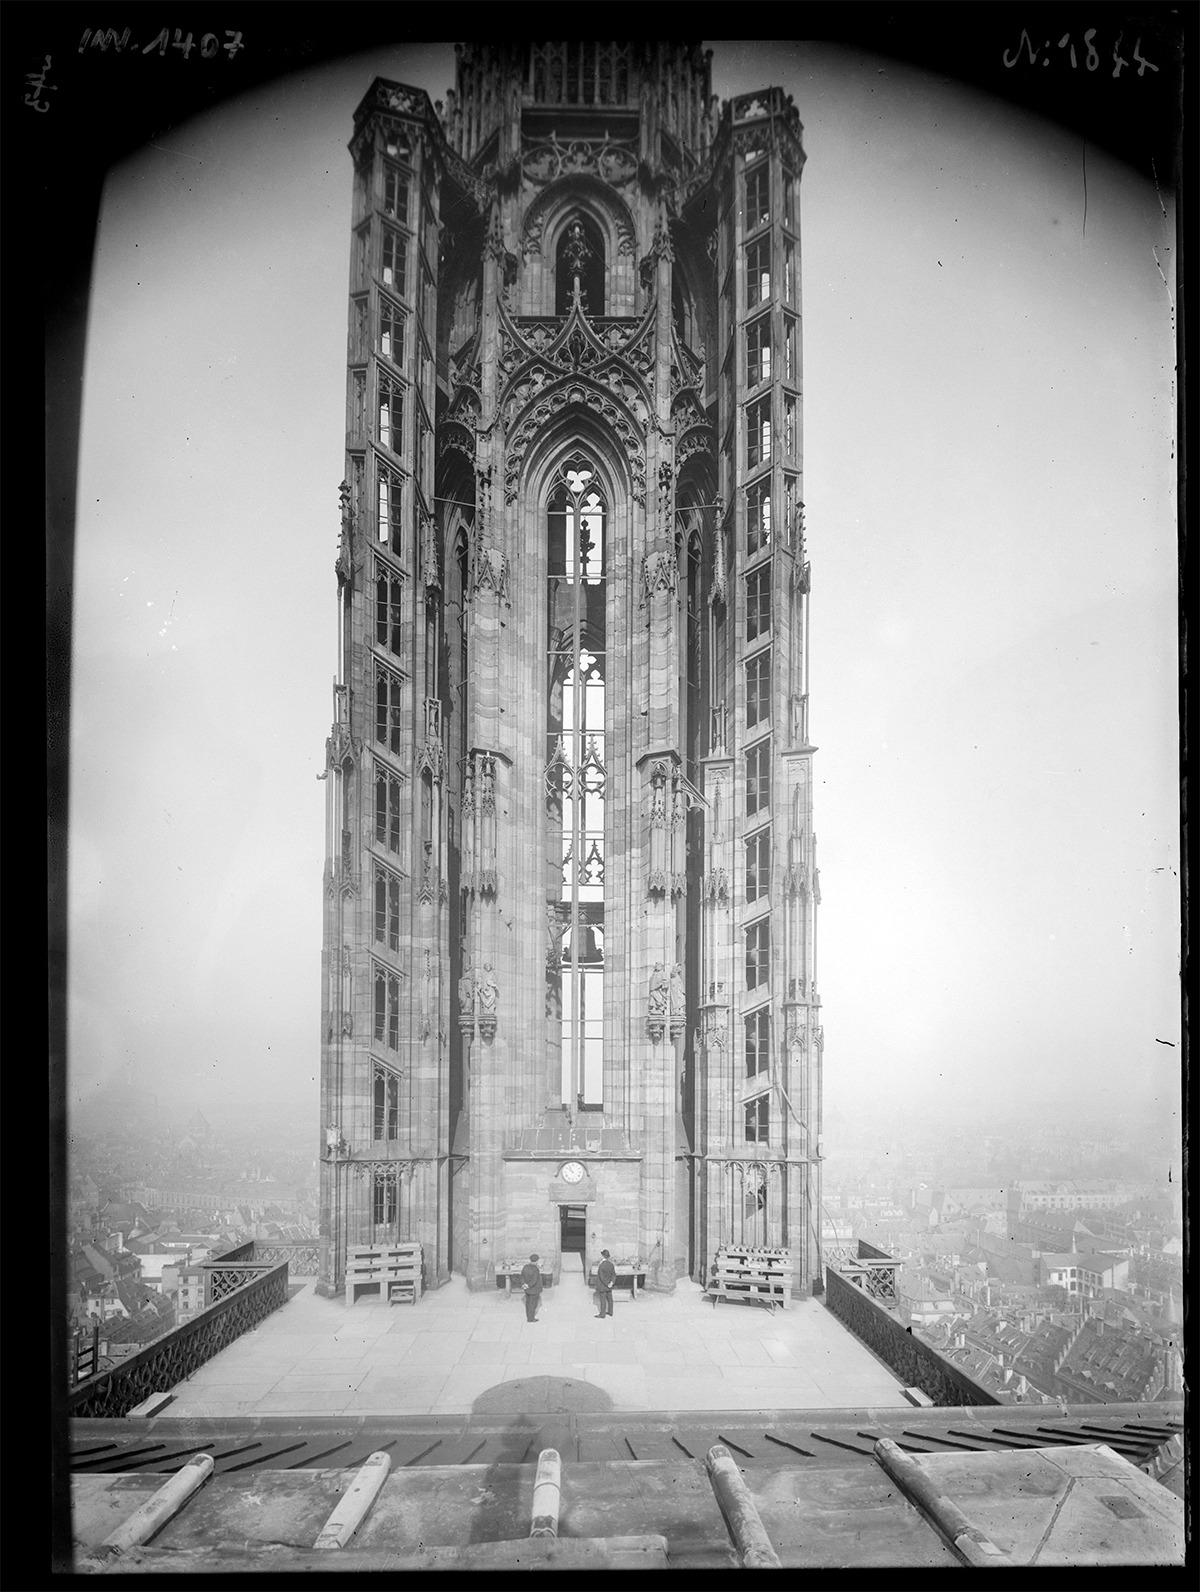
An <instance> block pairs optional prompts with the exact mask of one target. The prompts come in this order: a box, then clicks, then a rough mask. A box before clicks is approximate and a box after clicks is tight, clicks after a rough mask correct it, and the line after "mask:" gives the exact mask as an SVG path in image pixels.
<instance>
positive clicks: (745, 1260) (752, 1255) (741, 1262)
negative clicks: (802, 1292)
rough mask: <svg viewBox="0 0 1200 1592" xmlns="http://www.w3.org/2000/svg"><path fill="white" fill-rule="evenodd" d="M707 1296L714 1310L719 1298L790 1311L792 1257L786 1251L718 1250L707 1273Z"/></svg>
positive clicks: (728, 1248) (731, 1248)
mask: <svg viewBox="0 0 1200 1592" xmlns="http://www.w3.org/2000/svg"><path fill="white" fill-rule="evenodd" d="M705 1293H706V1295H707V1296H708V1297H709V1298H711V1299H712V1302H713V1305H714V1307H715V1306H716V1303H717V1300H718V1299H740V1300H745V1301H748V1302H749V1303H751V1304H765V1305H769V1306H770V1308H771V1310H772V1311H774V1309H775V1306H776V1305H779V1306H781V1307H782V1308H783V1309H784V1310H787V1309H789V1308H790V1305H791V1295H792V1257H791V1251H790V1250H787V1249H751V1248H733V1247H727V1248H725V1249H719V1250H718V1251H717V1253H716V1257H715V1259H714V1260H713V1263H712V1268H711V1270H710V1272H709V1278H708V1285H707V1287H706V1289H705Z"/></svg>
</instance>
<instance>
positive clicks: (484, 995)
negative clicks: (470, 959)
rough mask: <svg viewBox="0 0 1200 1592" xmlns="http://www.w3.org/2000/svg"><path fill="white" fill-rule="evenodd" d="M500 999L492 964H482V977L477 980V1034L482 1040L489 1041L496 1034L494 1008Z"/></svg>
mask: <svg viewBox="0 0 1200 1592" xmlns="http://www.w3.org/2000/svg"><path fill="white" fill-rule="evenodd" d="M499 999H500V990H499V987H498V985H497V984H496V978H495V975H494V974H493V972H492V964H491V963H490V962H485V963H484V964H483V977H482V978H481V979H480V980H479V1032H480V1033H481V1034H482V1035H483V1037H484V1039H491V1037H492V1035H493V1034H494V1033H495V1032H496V1006H497V1004H498V1002H499Z"/></svg>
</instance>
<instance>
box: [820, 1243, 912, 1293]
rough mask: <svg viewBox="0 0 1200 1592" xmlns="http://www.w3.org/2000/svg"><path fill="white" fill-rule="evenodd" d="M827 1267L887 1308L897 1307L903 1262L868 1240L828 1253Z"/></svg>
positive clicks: (826, 1254)
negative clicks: (834, 1269) (897, 1280)
mask: <svg viewBox="0 0 1200 1592" xmlns="http://www.w3.org/2000/svg"><path fill="white" fill-rule="evenodd" d="M825 1263H826V1266H830V1265H832V1266H836V1267H837V1270H838V1271H839V1272H840V1273H841V1275H842V1276H843V1277H845V1278H846V1280H847V1281H848V1282H852V1283H853V1284H854V1286H855V1287H856V1288H861V1289H862V1291H863V1292H864V1293H865V1294H869V1295H870V1297H871V1298H872V1299H878V1301H879V1303H880V1304H881V1305H884V1306H889V1305H894V1304H895V1303H896V1273H897V1271H898V1270H899V1269H900V1262H899V1261H898V1260H896V1259H895V1257H894V1256H892V1255H889V1254H888V1252H887V1251H886V1250H885V1249H876V1248H875V1245H874V1244H868V1243H867V1242H866V1241H865V1240H864V1239H861V1238H860V1239H858V1240H857V1243H856V1244H839V1245H837V1246H835V1247H834V1248H833V1249H827V1250H826V1251H825Z"/></svg>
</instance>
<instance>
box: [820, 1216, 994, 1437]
mask: <svg viewBox="0 0 1200 1592" xmlns="http://www.w3.org/2000/svg"><path fill="white" fill-rule="evenodd" d="M871 1247H872V1246H871V1245H867V1248H868V1249H870V1248H871ZM881 1255H882V1252H881V1251H879V1250H876V1251H874V1255H873V1256H871V1257H867V1258H879V1257H880V1256H881ZM827 1258H828V1257H827ZM882 1258H884V1259H890V1257H888V1256H883V1257H882ZM844 1264H845V1263H844ZM849 1264H851V1265H855V1264H857V1257H856V1258H855V1261H853V1262H849ZM825 1304H826V1306H827V1307H828V1309H830V1310H832V1311H833V1313H834V1315H835V1316H837V1318H838V1320H839V1321H841V1322H842V1324H843V1326H845V1327H847V1328H848V1329H849V1330H850V1331H851V1332H852V1333H853V1334H854V1336H855V1337H856V1338H858V1339H859V1340H860V1341H861V1342H862V1343H865V1344H866V1346H867V1348H868V1349H870V1350H871V1351H872V1353H874V1354H877V1355H878V1356H879V1358H880V1359H881V1360H882V1361H883V1362H884V1363H885V1364H886V1365H889V1366H891V1368H892V1370H893V1371H894V1372H895V1374H896V1375H897V1376H898V1377H899V1378H900V1381H901V1382H902V1383H903V1385H904V1386H905V1387H917V1388H920V1389H921V1391H922V1392H923V1393H925V1394H926V1395H927V1396H928V1397H929V1398H931V1399H932V1400H933V1402H934V1403H935V1404H938V1405H941V1406H942V1407H943V1408H957V1407H958V1406H959V1405H963V1404H999V1403H1001V1400H1000V1399H998V1398H996V1397H995V1396H994V1395H993V1394H991V1393H989V1392H988V1390H987V1389H986V1388H984V1387H981V1386H980V1385H979V1383H978V1382H975V1381H973V1380H972V1379H971V1378H970V1377H969V1376H967V1375H966V1374H965V1372H963V1371H960V1370H959V1368H958V1367H957V1366H956V1365H953V1364H952V1363H951V1362H950V1361H949V1360H947V1359H944V1358H943V1356H942V1355H940V1354H939V1353H938V1352H937V1350H936V1349H934V1348H931V1347H930V1345H929V1344H928V1343H925V1342H923V1341H922V1339H920V1338H918V1337H917V1336H916V1334H915V1333H914V1332H912V1331H911V1330H910V1329H909V1328H908V1327H906V1326H905V1325H904V1323H903V1322H902V1321H900V1320H899V1319H898V1318H897V1317H896V1316H894V1315H893V1314H892V1313H891V1311H890V1310H887V1309H885V1308H884V1306H883V1305H882V1304H880V1303H879V1302H878V1301H877V1300H875V1299H873V1298H872V1297H871V1295H870V1294H869V1293H868V1292H867V1290H866V1288H865V1287H864V1286H862V1285H860V1284H859V1283H857V1282H855V1281H854V1280H853V1279H852V1277H850V1276H847V1275H845V1274H844V1272H843V1270H842V1268H841V1266H839V1265H836V1264H835V1265H826V1267H825Z"/></svg>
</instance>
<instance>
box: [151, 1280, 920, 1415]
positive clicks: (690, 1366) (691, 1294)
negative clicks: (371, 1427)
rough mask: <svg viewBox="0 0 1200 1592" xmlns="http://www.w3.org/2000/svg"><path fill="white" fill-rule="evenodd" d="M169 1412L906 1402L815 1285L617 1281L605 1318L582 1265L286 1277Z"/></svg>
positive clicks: (885, 1405)
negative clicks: (773, 1305)
mask: <svg viewBox="0 0 1200 1592" xmlns="http://www.w3.org/2000/svg"><path fill="white" fill-rule="evenodd" d="M173 1391H174V1395H175V1396H174V1399H173V1401H172V1403H171V1405H170V1414H171V1415H172V1416H185V1417H187V1416H216V1415H238V1414H247V1415H379V1414H389V1415H394V1414H409V1415H443V1414H444V1415H453V1414H468V1413H471V1412H472V1411H474V1412H475V1413H477V1414H482V1413H485V1412H487V1411H493V1412H495V1413H497V1414H500V1413H503V1412H505V1411H507V1410H512V1409H516V1408H518V1407H520V1406H521V1405H522V1403H524V1406H525V1408H527V1409H528V1410H529V1411H530V1412H531V1413H532V1412H533V1411H536V1410H537V1409H543V1410H544V1409H548V1408H566V1409H571V1410H578V1411H586V1410H592V1411H595V1412H597V1413H600V1412H604V1411H609V1410H612V1411H633V1410H680V1411H683V1410H737V1409H744V1410H748V1409H772V1410H786V1409H797V1410H817V1409H845V1408H847V1407H860V1408H875V1409H889V1408H890V1409H909V1408H911V1406H910V1405H909V1403H908V1401H907V1400H906V1399H905V1397H904V1395H903V1392H902V1389H901V1386H900V1383H899V1381H898V1380H897V1378H896V1376H895V1375H894V1374H893V1372H892V1371H891V1370H889V1368H888V1367H887V1366H886V1365H884V1363H883V1362H882V1361H881V1360H879V1359H877V1358H876V1357H875V1355H873V1354H872V1353H871V1351H870V1350H869V1349H867V1348H865V1347H864V1346H863V1345H862V1344H861V1343H860V1342H859V1341H858V1339H857V1338H855V1337H854V1336H853V1335H852V1334H851V1333H849V1332H848V1331H846V1329H845V1328H844V1327H843V1326H842V1325H841V1323H840V1322H839V1321H838V1320H837V1319H836V1318H835V1317H834V1316H833V1315H831V1314H830V1312H829V1311H828V1310H827V1309H826V1308H825V1306H824V1305H823V1304H822V1303H821V1302H820V1301H819V1300H816V1299H802V1300H795V1301H793V1303H792V1306H791V1308H790V1309H788V1310H779V1309H777V1310H775V1311H774V1312H772V1311H770V1310H769V1309H768V1308H767V1307H766V1306H765V1305H751V1304H741V1303H729V1302H725V1301H721V1302H719V1303H717V1304H716V1305H713V1304H712V1303H711V1301H709V1300H707V1299H705V1298H704V1297H703V1292H702V1290H701V1288H700V1287H699V1285H698V1284H696V1283H692V1282H689V1281H685V1282H681V1283H680V1284H678V1286H677V1288H676V1291H675V1293H674V1294H671V1295H659V1294H640V1295H639V1296H638V1298H637V1299H636V1300H633V1299H631V1298H630V1297H629V1295H628V1294H627V1293H625V1292H623V1291H621V1290H618V1292H617V1295H616V1304H615V1314H614V1316H613V1317H612V1318H611V1319H610V1320H606V1321H599V1320H597V1319H596V1316H595V1308H594V1305H593V1302H592V1295H591V1293H590V1292H589V1291H588V1290H587V1289H586V1288H585V1286H584V1283H583V1280H582V1278H581V1277H575V1278H568V1279H566V1280H565V1281H564V1282H563V1284H561V1285H560V1286H559V1287H557V1288H551V1289H548V1290H547V1291H546V1293H545V1294H544V1295H543V1297H542V1308H541V1310H540V1312H539V1315H538V1320H537V1321H536V1322H535V1323H533V1324H532V1325H531V1324H529V1323H527V1322H526V1320H525V1310H524V1305H523V1303H522V1300H521V1297H520V1294H519V1293H514V1294H513V1296H512V1297H511V1298H506V1297H505V1295H504V1293H503V1292H502V1291H501V1290H499V1289H497V1290H494V1291H486V1292H479V1293H472V1292H470V1291H469V1290H468V1288H467V1286H466V1282H465V1280H464V1279H463V1278H462V1277H460V1276H457V1275H455V1276H454V1277H452V1278H451V1281H450V1282H449V1283H448V1284H447V1285H446V1286H445V1287H443V1288H441V1289H439V1290H438V1291H436V1292H430V1293H426V1294H425V1296H424V1297H423V1298H422V1299H421V1300H420V1302H419V1303H418V1304H416V1305H406V1304H400V1305H389V1304H387V1303H386V1302H383V1301H381V1300H380V1298H379V1297H378V1296H377V1295H374V1294H370V1293H367V1294H364V1295H362V1296H361V1297H360V1298H359V1299H358V1300H357V1301H356V1302H355V1303H354V1304H353V1305H351V1306H347V1305H346V1304H345V1303H344V1302H343V1301H342V1300H341V1299H340V1298H339V1299H322V1298H320V1297H319V1296H318V1295H317V1293H316V1292H315V1283H314V1282H312V1281H306V1282H304V1283H302V1284H299V1285H296V1284H293V1292H292V1297H291V1298H290V1299H289V1301H288V1303H287V1304H286V1305H284V1306H282V1307H281V1308H280V1309H278V1310H276V1311H275V1312H274V1313H273V1314H272V1315H270V1316H269V1317H267V1319H266V1320H265V1321H263V1322H262V1323H261V1324H260V1325H259V1326H258V1327H257V1328H255V1329H254V1330H253V1331H252V1332H249V1333H247V1334H246V1335H245V1336H244V1337H241V1338H239V1339H238V1340H237V1341H236V1342H235V1343H233V1344H231V1345H230V1346H229V1347H228V1348H227V1349H225V1350H223V1351H222V1353H220V1354H219V1355H217V1356H216V1358H215V1359H213V1360H210V1361H209V1362H208V1364H206V1365H204V1366H202V1367H201V1368H200V1369H199V1370H198V1371H197V1372H196V1373H195V1374H194V1375H193V1376H191V1377H189V1378H188V1379H187V1380H186V1381H184V1382H181V1383H179V1384H178V1385H177V1386H176V1387H175V1388H174V1390H173Z"/></svg>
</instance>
